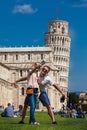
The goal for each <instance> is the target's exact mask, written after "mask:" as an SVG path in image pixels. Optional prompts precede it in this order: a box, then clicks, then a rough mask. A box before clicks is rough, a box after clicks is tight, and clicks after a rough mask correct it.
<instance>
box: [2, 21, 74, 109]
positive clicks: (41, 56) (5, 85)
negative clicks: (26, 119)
mask: <svg viewBox="0 0 87 130" xmlns="http://www.w3.org/2000/svg"><path fill="white" fill-rule="evenodd" d="M70 42H71V38H70V36H69V33H68V22H67V21H63V20H50V21H49V22H48V32H47V33H45V34H44V47H8V48H0V93H1V94H0V106H1V105H4V106H6V105H7V103H8V102H11V103H14V105H15V107H16V108H17V107H18V105H19V104H23V102H24V98H25V95H26V94H25V91H26V82H20V83H18V84H17V88H14V87H12V86H11V82H13V81H15V80H16V79H18V78H20V77H22V76H25V75H27V71H28V69H29V68H30V66H31V65H32V63H34V62H41V61H42V60H45V61H46V63H47V64H49V65H50V66H51V68H52V71H51V72H50V73H49V75H50V76H51V77H52V78H53V79H54V80H55V82H56V83H57V84H59V85H60V87H61V88H62V89H63V91H64V92H65V93H66V96H67V91H68V74H69V59H70ZM47 93H48V96H49V98H50V101H51V105H52V107H54V108H55V109H56V110H59V109H60V108H61V105H62V104H61V103H60V96H61V94H59V92H57V91H56V90H55V89H54V88H53V87H52V86H50V87H49V88H47ZM65 103H66V102H65ZM37 108H38V109H44V108H43V106H42V105H41V103H39V104H38V106H37Z"/></svg>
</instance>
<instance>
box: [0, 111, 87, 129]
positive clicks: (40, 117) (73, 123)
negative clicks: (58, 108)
mask: <svg viewBox="0 0 87 130" xmlns="http://www.w3.org/2000/svg"><path fill="white" fill-rule="evenodd" d="M35 116H36V119H37V121H38V122H40V125H29V124H28V122H29V117H26V119H25V124H18V122H19V121H20V118H5V117H0V130H87V115H86V117H85V118H83V119H72V118H64V117H60V116H59V115H55V118H56V121H57V122H58V124H57V125H53V124H51V120H50V118H49V116H48V114H47V112H36V113H35Z"/></svg>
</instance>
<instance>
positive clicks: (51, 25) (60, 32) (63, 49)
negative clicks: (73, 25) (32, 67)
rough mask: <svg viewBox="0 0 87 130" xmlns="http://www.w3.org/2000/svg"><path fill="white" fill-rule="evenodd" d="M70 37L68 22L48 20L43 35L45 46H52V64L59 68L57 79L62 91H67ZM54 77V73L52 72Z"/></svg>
mask: <svg viewBox="0 0 87 130" xmlns="http://www.w3.org/2000/svg"><path fill="white" fill-rule="evenodd" d="M70 42H71V38H70V36H69V33H68V22H67V21H63V20H51V21H49V22H48V32H47V33H45V35H44V44H45V46H46V47H47V46H49V47H52V53H53V64H54V66H56V68H58V69H59V72H58V73H59V81H58V84H59V85H60V86H61V88H62V89H63V91H64V92H65V93H66V94H67V91H68V74H69V59H70ZM54 76H55V77H56V75H55V74H54Z"/></svg>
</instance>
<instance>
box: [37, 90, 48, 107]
mask: <svg viewBox="0 0 87 130" xmlns="http://www.w3.org/2000/svg"><path fill="white" fill-rule="evenodd" d="M39 99H40V101H41V102H42V104H43V106H49V105H50V101H49V98H48V96H47V94H46V92H41V94H40V96H39Z"/></svg>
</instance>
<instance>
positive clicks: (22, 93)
mask: <svg viewBox="0 0 87 130" xmlns="http://www.w3.org/2000/svg"><path fill="white" fill-rule="evenodd" d="M21 95H24V88H23V87H22V88H21Z"/></svg>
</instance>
